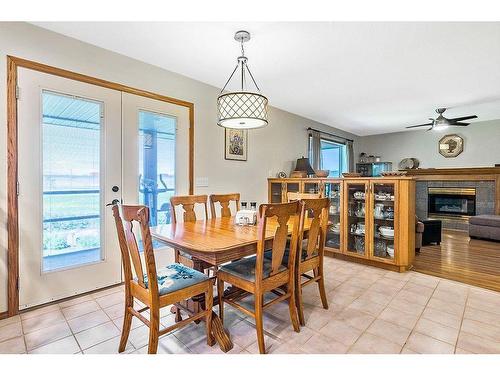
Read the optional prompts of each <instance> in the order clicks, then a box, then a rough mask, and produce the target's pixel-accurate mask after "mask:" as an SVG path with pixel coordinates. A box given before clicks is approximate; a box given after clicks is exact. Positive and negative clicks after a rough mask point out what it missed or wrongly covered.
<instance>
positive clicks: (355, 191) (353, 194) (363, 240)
mask: <svg viewBox="0 0 500 375" xmlns="http://www.w3.org/2000/svg"><path fill="white" fill-rule="evenodd" d="M345 194H346V196H347V197H346V198H347V243H346V250H347V252H348V253H350V254H357V255H359V256H363V257H364V256H366V254H367V249H368V243H367V237H366V231H367V225H366V224H367V223H366V219H365V216H366V206H367V205H366V198H367V194H366V183H365V182H360V183H351V182H348V183H347V184H346V192H345Z"/></svg>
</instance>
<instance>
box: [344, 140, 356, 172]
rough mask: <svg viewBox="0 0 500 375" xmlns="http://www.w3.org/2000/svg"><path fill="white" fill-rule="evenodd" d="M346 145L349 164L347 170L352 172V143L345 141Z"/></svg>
mask: <svg viewBox="0 0 500 375" xmlns="http://www.w3.org/2000/svg"><path fill="white" fill-rule="evenodd" d="M345 145H346V147H347V164H348V166H349V172H354V145H353V142H352V141H346V143H345Z"/></svg>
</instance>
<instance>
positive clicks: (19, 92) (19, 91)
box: [16, 85, 21, 99]
mask: <svg viewBox="0 0 500 375" xmlns="http://www.w3.org/2000/svg"><path fill="white" fill-rule="evenodd" d="M20 95H21V89H20V88H19V86H17V85H16V99H19V96H20Z"/></svg>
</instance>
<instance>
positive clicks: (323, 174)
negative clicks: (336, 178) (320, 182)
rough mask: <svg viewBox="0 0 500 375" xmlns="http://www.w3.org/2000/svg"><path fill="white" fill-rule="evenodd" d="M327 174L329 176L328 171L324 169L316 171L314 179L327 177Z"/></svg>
mask: <svg viewBox="0 0 500 375" xmlns="http://www.w3.org/2000/svg"><path fill="white" fill-rule="evenodd" d="M329 174H330V171H329V170H327V169H325V170H322V169H318V170H317V171H316V177H328V175H329Z"/></svg>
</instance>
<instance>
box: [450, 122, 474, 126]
mask: <svg viewBox="0 0 500 375" xmlns="http://www.w3.org/2000/svg"><path fill="white" fill-rule="evenodd" d="M469 124H470V122H454V123H452V124H450V125H451V126H468V125H469Z"/></svg>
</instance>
